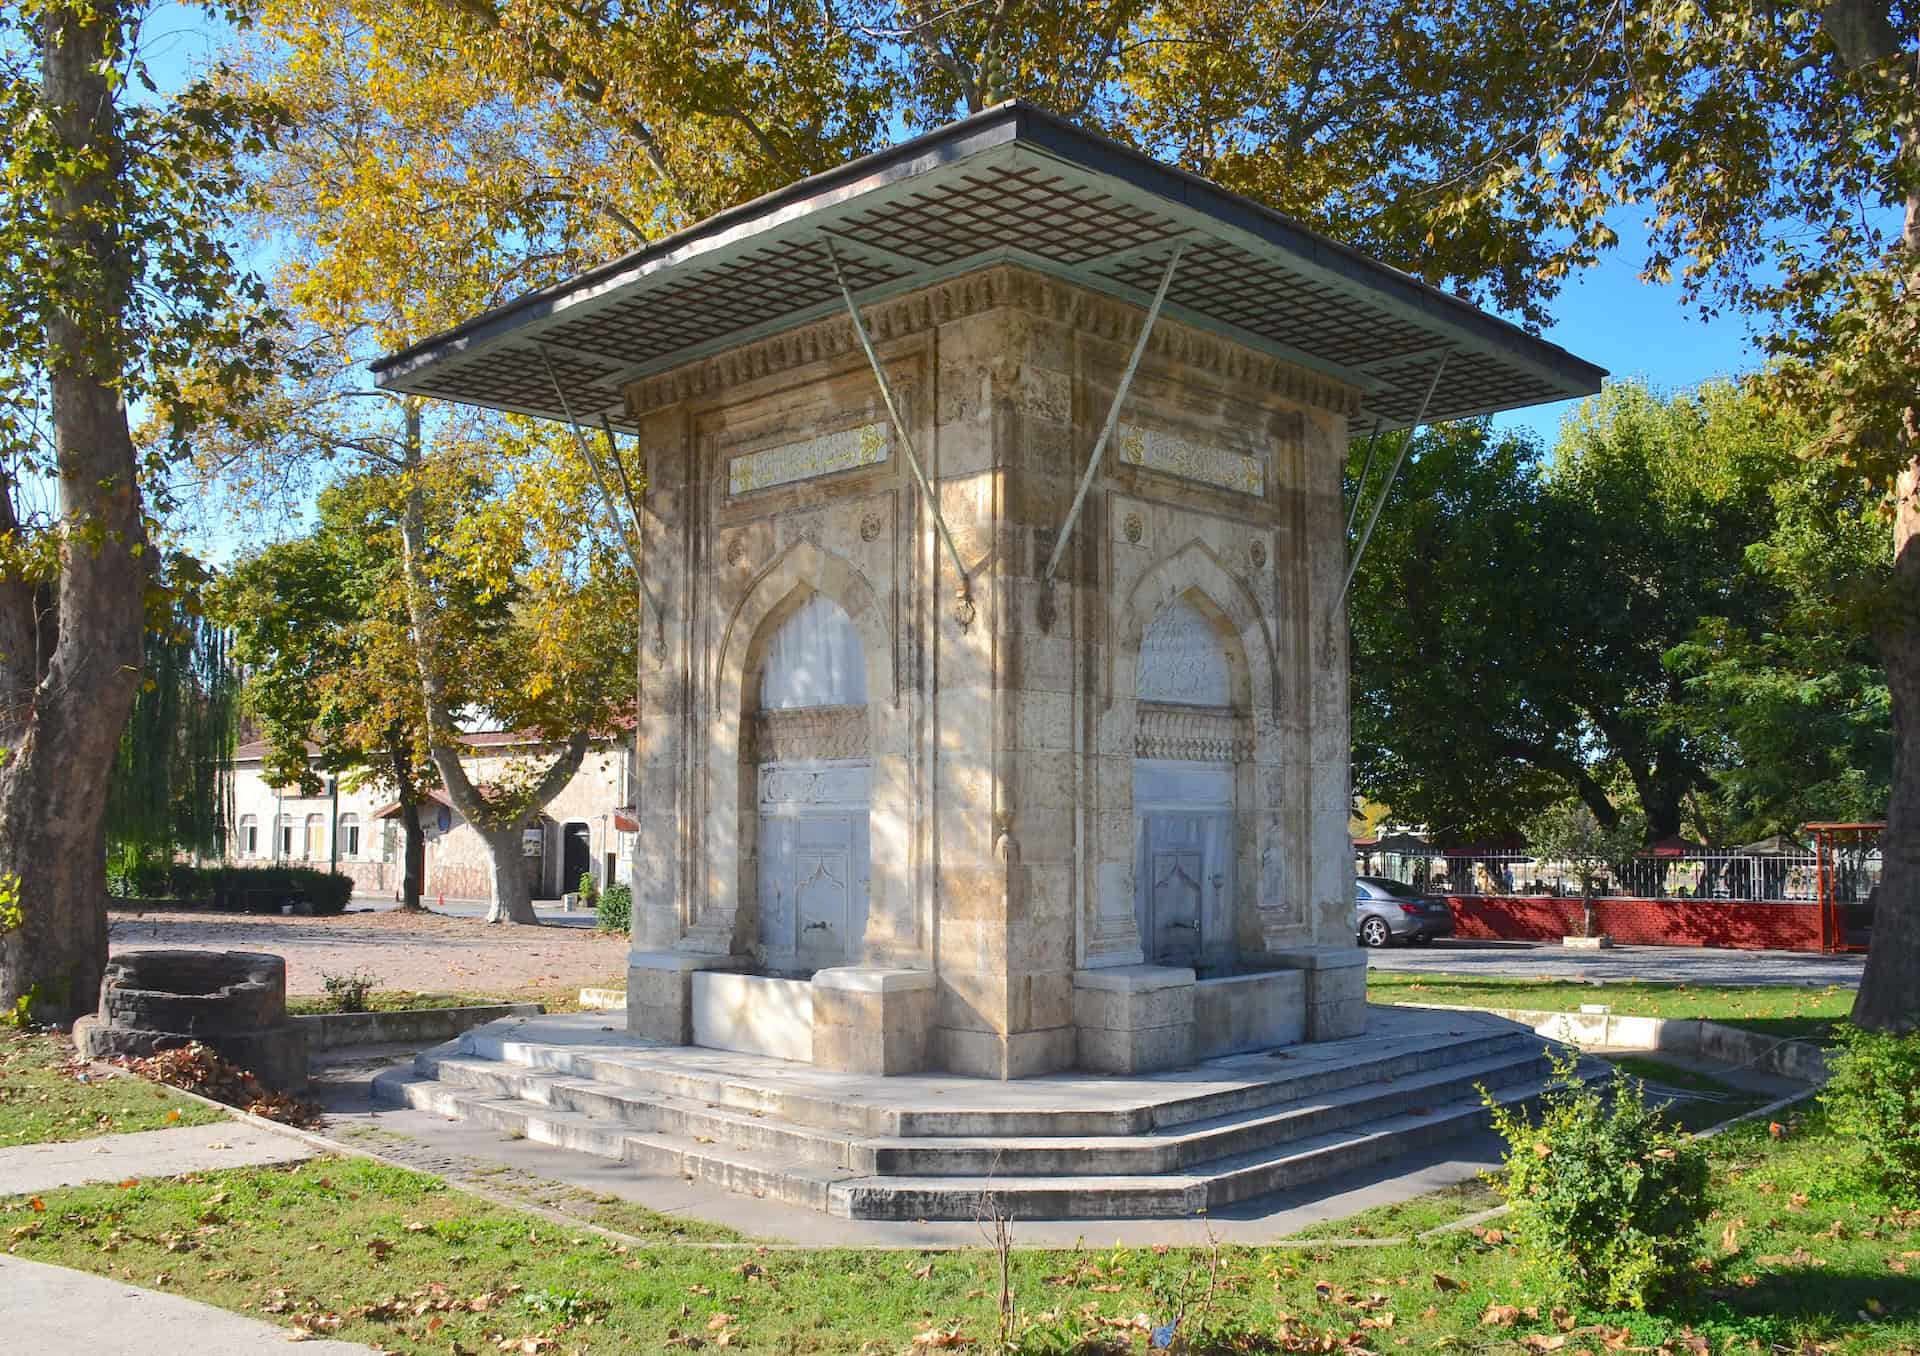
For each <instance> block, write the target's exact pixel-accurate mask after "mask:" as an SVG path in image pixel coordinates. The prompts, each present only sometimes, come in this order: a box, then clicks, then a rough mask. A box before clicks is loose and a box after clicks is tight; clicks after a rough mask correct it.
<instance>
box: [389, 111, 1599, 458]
mask: <svg viewBox="0 0 1920 1356" xmlns="http://www.w3.org/2000/svg"><path fill="white" fill-rule="evenodd" d="M829 234H830V235H831V236H832V239H833V242H834V248H835V250H836V251H837V252H838V254H839V256H840V260H841V264H842V267H843V269H844V270H845V273H846V279H847V283H848V285H849V287H850V288H852V290H853V293H854V297H855V299H856V300H857V301H860V302H862V303H865V302H868V301H873V300H878V299H880V298H882V297H886V296H889V295H893V294H897V293H900V292H904V291H907V290H910V289H912V288H914V287H918V286H922V285H925V284H927V283H931V282H933V281H936V280H938V279H940V278H944V277H951V276H953V275H954V274H957V273H962V272H966V271H968V270H970V269H975V268H979V267H981V266H983V265H986V264H992V263H1000V262H1006V263H1015V264H1021V265H1025V266H1027V267H1029V268H1033V269H1035V270H1038V271H1040V272H1043V273H1047V274H1051V275H1053V276H1056V277H1061V278H1065V279H1067V280H1069V281H1072V282H1075V283H1078V284H1080V285H1082V286H1085V287H1088V288H1092V289H1094V290H1097V291H1100V292H1103V293H1106V294H1108V295H1111V296H1115V297H1120V298H1123V299H1125V300H1128V301H1132V302H1136V303H1138V304H1140V305H1142V306H1145V305H1146V304H1147V302H1148V301H1149V300H1150V299H1151V297H1152V295H1153V292H1154V289H1155V288H1156V287H1157V286H1158V285H1159V282H1160V277H1161V273H1162V270H1163V269H1164V268H1165V267H1166V262H1167V259H1168V256H1169V255H1170V253H1171V252H1172V249H1173V247H1174V245H1175V243H1176V242H1184V246H1183V252H1182V255H1181V259H1180V263H1179V267H1178V269H1177V271H1176V274H1175V277H1174V282H1173V286H1172V289H1171V290H1170V291H1169V293H1168V295H1167V301H1166V305H1165V308H1164V312H1163V314H1165V315H1167V316H1169V317H1171V318H1173V319H1176V320H1178V321H1180V322H1182V323H1184V324H1187V325H1191V326H1194V327H1196V328H1199V329H1203V330H1207V331H1211V332H1213V333H1216V334H1219V335H1222V336H1224V337H1226V338H1229V339H1232V340H1235V341H1237V342H1239V343H1243V344H1246V345H1247V346H1249V347H1251V348H1254V349H1258V350H1260V351H1263V352H1266V353H1269V354H1271V355H1273V356H1274V357H1277V358H1280V359H1282V360H1285V361H1287V362H1292V363H1296V364H1298V365H1299V366H1302V367H1305V368H1308V369H1310V370H1313V371H1317V372H1322V373H1325V374H1326V375H1328V376H1331V377H1334V378H1337V379H1339V380H1341V381H1345V382H1347V383H1349V384H1351V385H1353V386H1354V387H1356V388H1358V389H1359V390H1360V391H1362V392H1363V393H1364V395H1363V400H1362V407H1361V411H1360V416H1359V418H1358V420H1356V424H1355V427H1356V430H1362V429H1367V428H1370V427H1371V426H1372V424H1373V421H1374V420H1375V419H1378V420H1380V421H1381V423H1382V426H1383V427H1385V428H1390V429H1391V428H1399V427H1405V426H1406V425H1408V424H1411V423H1412V422H1413V421H1414V420H1415V419H1416V418H1417V417H1418V414H1419V411H1420V408H1421V402H1422V399H1423V398H1424V397H1425V395H1426V393H1427V389H1428V386H1429V385H1430V384H1431V382H1432V379H1433V375H1434V372H1435V370H1436V368H1437V367H1438V364H1439V362H1440V359H1441V357H1442V355H1446V356H1447V362H1446V366H1445V369H1444V371H1442V373H1441V377H1440V382H1439V385H1438V386H1437V387H1435V388H1434V392H1433V398H1432V403H1431V406H1430V407H1429V408H1428V411H1427V418H1428V419H1429V420H1443V419H1459V418H1465V417H1468V416H1471V415H1479V414H1491V413H1493V412H1495V411H1498V410H1506V409H1514V408H1517V407H1520V406H1524V405H1536V404H1540V403H1543V402H1546V401H1554V400H1564V399H1568V398H1570V397H1574V396H1583V395H1590V394H1592V393H1593V392H1595V391H1597V390H1598V389H1599V387H1600V379H1601V378H1602V377H1603V376H1604V375H1605V372H1604V371H1603V370H1602V369H1601V368H1598V367H1596V366H1594V365H1593V364H1592V363H1589V362H1586V361H1584V360H1582V359H1580V358H1576V357H1575V356H1573V355H1572V354H1571V353H1568V352H1567V351H1566V350H1565V349H1563V348H1560V347H1559V346H1558V345H1555V344H1550V343H1547V342H1545V341H1544V340H1541V339H1538V338H1535V337H1534V336H1532V335H1530V334H1527V333H1526V332H1525V331H1523V330H1521V329H1520V328H1518V327H1517V326H1514V325H1511V324H1509V323H1507V322H1506V321H1504V320H1501V319H1498V318H1497V317H1494V316H1490V315H1487V314H1486V313H1485V312H1483V311H1480V310H1478V309H1477V308H1475V307H1473V306H1472V305H1470V304H1468V303H1466V302H1464V301H1461V300H1459V299H1458V298H1456V297H1452V296H1449V295H1447V294H1446V293H1444V292H1441V291H1439V290H1438V289H1436V288H1433V287H1430V286H1428V285H1427V284H1425V283H1422V282H1420V281H1419V280H1417V279H1415V278H1411V277H1409V276H1408V275H1406V274H1404V273H1402V272H1400V271H1399V270H1398V269H1394V268H1389V267H1387V266H1386V265H1384V264H1381V263H1377V262H1375V261H1374V260H1371V259H1368V258H1366V257H1365V256H1363V255H1361V254H1359V253H1357V252H1356V251H1354V250H1352V249H1350V248H1348V247H1347V246H1344V245H1341V244H1338V243H1337V242H1335V241H1332V240H1329V239H1327V238H1326V237H1325V236H1322V235H1318V234H1316V233H1314V232H1313V231H1310V230H1308V229H1306V228H1305V227H1303V226H1301V225H1300V224H1299V223H1297V222H1295V221H1293V220H1291V219H1290V218H1287V217H1284V216H1281V215H1280V214H1278V213H1276V212H1273V211H1270V210H1269V209H1267V208H1264V207H1262V206H1260V205H1259V204H1258V203H1255V202H1253V201H1251V200H1250V199H1247V198H1243V197H1241V196H1239V195H1237V194H1234V193H1229V192H1227V191H1226V190H1224V189H1222V188H1219V187H1217V186H1215V185H1213V184H1211V183H1208V182H1207V181H1206V180H1204V179H1201V178H1199V177H1197V176H1195V175H1192V174H1188V173H1186V172H1185V171H1182V170H1178V169H1175V168H1172V167H1171V166H1168V165H1163V164H1161V163H1160V162H1158V161H1156V160H1152V159H1150V158H1148V157H1146V156H1143V155H1141V154H1139V153H1138V152H1136V151H1132V150H1129V149H1127V148H1126V147H1124V146H1121V145H1119V144H1118V143H1116V142H1112V141H1109V140H1107V139H1105V138H1104V137H1099V136H1094V135H1092V134H1090V133H1088V132H1085V131H1083V130H1081V129H1080V128H1077V127H1075V126H1073V125H1072V124H1070V123H1067V122H1064V121H1062V120H1061V119H1059V118H1056V117H1054V116H1053V115H1051V114H1049V113H1046V112H1043V111H1041V110H1040V109H1037V108H1033V107H1031V106H1028V105H1025V104H1020V103H1009V104H1002V105H1000V106H999V107H996V108H992V109H988V110H987V111H986V112H984V113H979V114H976V115H974V116H973V117H970V118H967V119H965V120H964V121H961V122H956V123H952V124H949V125H948V126H946V127H942V128H940V129H939V130H938V131H935V132H931V133H929V134H927V135H926V136H923V137H919V138H917V139H915V140H913V141H909V142H905V143H902V144H901V145H898V146H895V147H892V148H891V149H889V150H885V151H881V152H878V153H877V154H874V155H870V156H866V157H864V158H862V159H860V160H856V161H853V162H852V163H850V164H847V165H843V166H841V167H840V168H838V169H835V170H829V171H828V172H826V173H824V174H817V175H815V176H814V177H812V178H811V179H803V180H801V181H800V182H799V183H796V184H792V185H790V186H788V187H787V188H784V189H781V190H780V191H778V192H776V193H770V194H768V195H767V196H765V197H763V198H760V199H757V200H756V201H754V202H750V203H746V204H743V205H742V206H740V207H736V208H732V209H730V210H729V211H726V212H722V213H720V214H718V215H717V216H713V217H710V218H708V219H707V220H705V221H703V222H701V223H699V224H698V225H695V226H691V227H689V228H687V229H686V230H684V231H680V232H678V233H676V234H674V235H671V236H667V237H665V238H664V239H661V240H659V241H656V242H654V243H653V244H650V245H647V246H646V247H644V248H642V249H639V250H636V251H634V252H633V253H631V254H629V255H627V256H625V257H624V258H621V259H617V260H615V261H613V262H612V263H609V264H605V265H602V266H601V267H599V268H596V269H594V270H592V271H591V272H588V273H584V274H582V275H581V276H579V277H577V278H574V279H572V280H570V281H568V282H564V283H560V284H557V285H555V286H553V287H548V288H545V289H543V290H541V291H538V292H534V293H530V294H529V295H527V296H524V297H521V298H520V299H518V300H516V301H512V302H509V303H507V304H506V305H504V306H500V307H496V308H495V309H493V310H491V311H488V312H487V313H485V314H484V315H481V316H478V317H476V318H474V319H472V320H469V321H467V322H466V323H465V324H462V325H460V326H458V327H456V328H454V329H451V330H448V331H447V332H446V333H444V334H439V335H435V336H434V337H433V338H431V339H427V340H425V341H423V342H421V343H418V344H415V345H414V346H413V347H411V348H408V349H404V350H402V351H401V352H399V353H395V354H392V355H390V356H389V357H386V358H382V359H380V360H379V361H378V362H376V363H374V365H373V368H374V372H375V374H376V376H377V378H378V381H379V383H380V385H381V386H382V387H384V388H386V389H388V390H393V391H405V392H410V393H413V394H416V395H422V396H430V397H433V398H436V399H441V400H453V401H460V402H463V403H467V404H474V405H485V406H490V407H492V408H494V409H501V410H510V411H515V412H518V413H521V414H531V415H537V416H540V417H543V418H549V419H561V418H566V417H569V416H570V417H571V418H573V419H576V420H583V421H587V422H590V423H591V422H597V421H598V420H599V419H600V418H601V417H602V416H604V417H606V418H607V419H608V420H610V421H611V422H612V423H613V424H614V425H616V426H630V425H628V423H627V420H626V413H625V407H624V404H623V402H622V400H621V396H620V391H621V388H622V387H624V386H625V385H626V384H627V383H628V382H631V381H633V380H634V379H636V378H638V377H642V376H645V375H647V374H649V373H652V372H657V371H661V370H663V369H666V368H670V367H674V366H677V365H679V364H681V363H684V362H687V361H689V360H692V359H695V358H699V357H702V356H705V355H707V354H710V353H714V352H716V351H719V350H722V349H726V348H729V347H732V346H734V345H737V344H741V343H745V342H747V341H749V340H752V339H757V338H760V337H762V336H764V335H767V334H771V333H774V332H776V331H779V330H783V329H787V328H789V327H791V326H794V325H797V324H801V323H803V322H806V321H810V320H817V319H819V318H821V317H823V316H826V315H830V314H833V313H835V312H837V311H840V310H841V309H842V307H843V305H844V303H843V302H842V301H841V298H840V294H839V291H838V289H837V287H836V286H835V283H834V277H833V271H832V268H831V265H830V264H829V261H828V258H827V250H826V238H827V236H828V235H829ZM556 381H557V383H558V386H559V388H560V389H559V392H556V390H555V385H556ZM563 395H564V399H562V396H563Z"/></svg>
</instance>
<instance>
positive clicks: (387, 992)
mask: <svg viewBox="0 0 1920 1356" xmlns="http://www.w3.org/2000/svg"><path fill="white" fill-rule="evenodd" d="M624 982H625V981H624V980H623V981H622V983H624ZM616 987H618V986H616ZM490 1003H539V1004H541V1005H542V1006H544V1007H545V1008H546V1010H547V1011H548V1012H578V1011H579V1010H580V987H579V986H578V985H575V986H574V987H572V988H533V989H521V990H518V991H516V992H513V993H418V992H415V991H414V990H412V989H374V990H373V991H372V992H370V993H369V994H368V995H367V1006H366V1009H365V1010H366V1011H368V1012H418V1011H420V1010H422V1009H426V1008H465V1007H474V1006H479V1005H483V1004H490ZM287 1011H288V1012H290V1013H294V1014H296V1015H312V1014H315V1013H327V1012H338V1011H339V1009H338V1008H336V1007H335V1006H334V1005H333V1000H332V999H331V998H328V997H327V996H326V995H325V994H288V995H287Z"/></svg>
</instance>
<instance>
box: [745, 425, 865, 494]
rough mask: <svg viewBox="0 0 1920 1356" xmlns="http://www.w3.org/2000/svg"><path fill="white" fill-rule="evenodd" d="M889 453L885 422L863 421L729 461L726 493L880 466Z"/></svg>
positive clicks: (746, 492) (748, 490)
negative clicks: (857, 426)
mask: <svg viewBox="0 0 1920 1356" xmlns="http://www.w3.org/2000/svg"><path fill="white" fill-rule="evenodd" d="M890 455H892V447H891V444H890V441H889V439H888V437H887V426H886V425H885V424H863V425H861V426H860V427H859V428H846V429H841V430H840V431H839V432H837V433H822V434H820V435H819V436H817V437H813V438H806V439H803V440H802V441H800V442H797V443H782V444H780V445H779V446H778V447H766V448H762V449H761V450H760V451H758V452H748V453H746V454H745V455H743V456H738V457H735V458H733V460H731V461H729V462H728V463H727V493H728V494H729V495H736V494H751V493H752V492H753V491H755V490H765V489H770V488H772V487H773V486H775V485H788V484H791V483H792V482H794V481H796V480H811V479H813V478H814V477H815V476H825V475H832V474H833V473H834V472H836V471H851V470H853V469H855V468H856V467H860V466H878V465H879V464H880V463H882V462H884V461H885V460H886V459H887V458H888V457H889V456H890Z"/></svg>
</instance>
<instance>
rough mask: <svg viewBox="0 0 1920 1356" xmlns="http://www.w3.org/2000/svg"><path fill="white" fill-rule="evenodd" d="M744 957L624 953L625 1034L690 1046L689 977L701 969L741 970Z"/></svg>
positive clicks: (747, 960)
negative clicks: (625, 976)
mask: <svg viewBox="0 0 1920 1356" xmlns="http://www.w3.org/2000/svg"><path fill="white" fill-rule="evenodd" d="M752 963H753V962H752V959H751V958H750V957H747V956H726V955H720V956H710V955H696V954H692V953H689V952H684V951H629V952H628V953H627V1034H628V1035H630V1036H638V1037H640V1038H642V1039H644V1040H650V1041H664V1042H665V1043H667V1044H668V1045H692V1044H693V977H694V975H695V974H697V973H698V972H700V971H702V970H743V969H746V968H747V967H748V966H749V965H751V964H752Z"/></svg>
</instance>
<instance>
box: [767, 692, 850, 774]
mask: <svg viewBox="0 0 1920 1356" xmlns="http://www.w3.org/2000/svg"><path fill="white" fill-rule="evenodd" d="M871 730H872V727H871V725H870V724H869V723H868V720H867V708H866V707H864V706H807V707H801V708H799V709H797V710H792V711H759V712H756V713H755V714H754V717H753V742H752V744H751V745H750V746H749V747H748V749H747V753H748V755H749V756H750V757H751V758H752V759H753V760H754V761H755V762H760V763H790V762H796V761H799V760H801V759H807V758H865V757H866V756H867V755H868V753H869V752H871V751H872V738H871Z"/></svg>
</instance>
